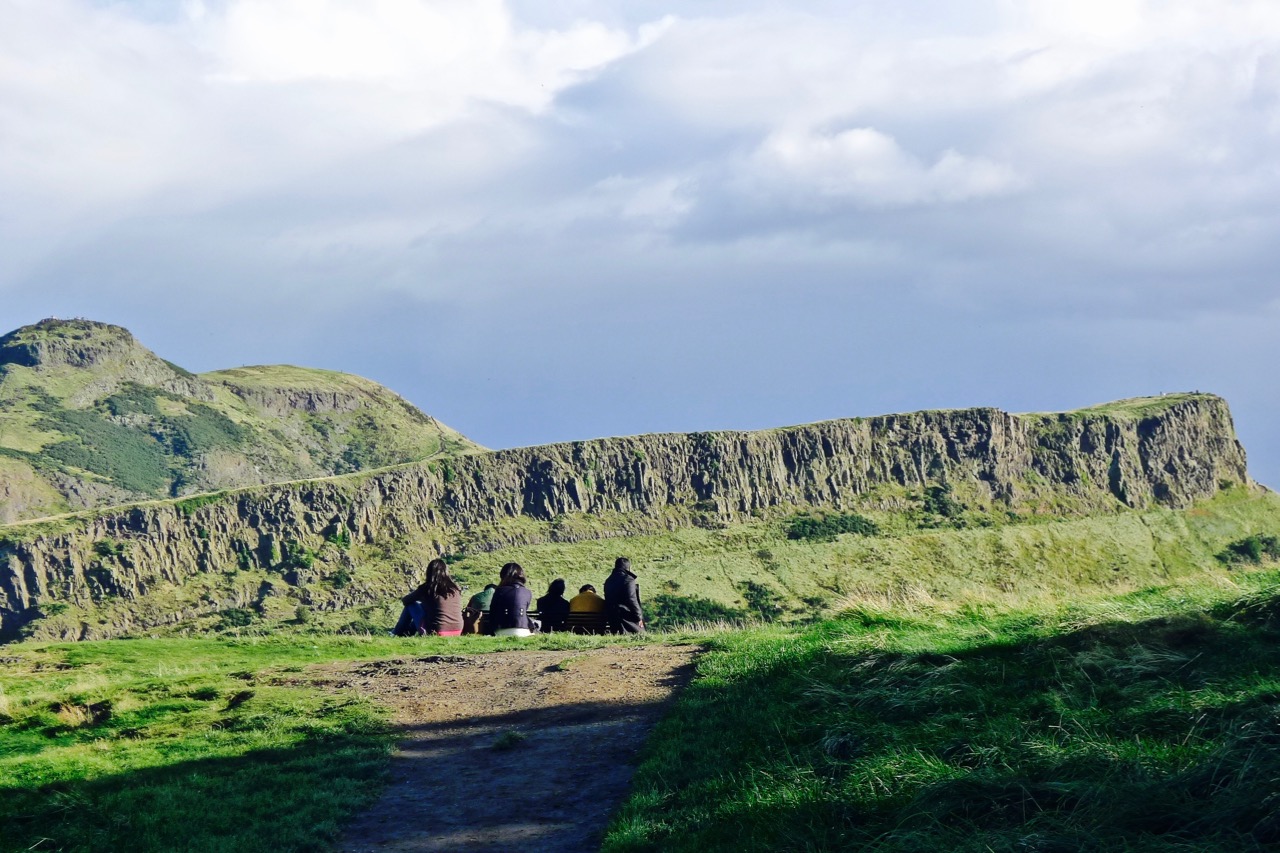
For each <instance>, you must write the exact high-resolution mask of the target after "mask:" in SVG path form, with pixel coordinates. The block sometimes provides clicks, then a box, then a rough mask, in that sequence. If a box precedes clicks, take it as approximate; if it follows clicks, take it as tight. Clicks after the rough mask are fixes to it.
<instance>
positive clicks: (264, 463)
mask: <svg viewBox="0 0 1280 853" xmlns="http://www.w3.org/2000/svg"><path fill="white" fill-rule="evenodd" d="M41 335H45V336H53V337H59V336H61V337H62V338H67V339H70V340H71V341H72V343H73V345H74V346H77V347H84V348H92V347H99V348H102V349H104V350H110V352H111V355H110V357H107V356H104V357H103V358H102V359H101V360H100V361H99V362H98V363H97V364H95V365H94V366H93V367H92V368H86V367H79V366H72V365H69V364H63V363H52V364H44V365H41V366H39V367H30V366H25V365H22V364H17V363H14V364H7V365H4V367H3V369H2V370H0V457H4V458H5V462H6V469H7V470H9V471H10V472H11V474H10V475H9V476H7V479H12V480H13V481H14V482H18V481H20V480H21V481H24V482H29V481H31V480H32V479H36V480H40V481H42V482H43V481H47V480H49V479H50V478H51V477H54V476H57V475H59V474H66V475H70V476H72V477H74V478H75V479H77V480H79V481H80V482H81V483H84V484H87V486H88V488H87V490H86V489H84V488H82V489H81V491H82V492H83V494H82V495H81V497H79V498H77V499H75V500H77V501H79V502H84V501H86V500H87V501H89V502H90V503H92V504H95V505H103V504H111V503H122V502H124V501H126V500H131V499H137V498H139V497H145V496H152V497H162V496H168V495H169V494H171V493H176V494H186V493H190V492H191V491H193V490H195V491H198V490H209V489H216V488H226V487H233V486H237V485H250V484H256V483H260V482H272V481H281V480H291V479H298V478H303V477H317V476H325V475H329V474H335V473H343V472H348V471H356V470H365V469H370V468H377V467H381V466H385V465H390V464H394V463H404V462H410V461H416V460H420V459H426V458H430V457H432V456H435V455H454V454H458V453H469V452H475V451H477V450H481V449H483V448H480V447H479V446H478V445H476V444H474V443H473V442H471V441H469V440H468V439H466V438H465V437H463V436H462V435H460V434H459V433H457V432H456V431H455V430H452V429H450V428H449V427H447V426H445V425H443V424H441V423H439V422H438V421H436V420H434V419H433V418H430V417H428V416H426V415H423V414H422V413H421V412H419V411H418V410H417V409H415V408H414V407H413V406H411V405H409V404H408V403H406V402H405V401H404V400H403V399H402V398H400V397H399V396H397V395H395V394H394V393H392V392H391V391H389V390H388V389H386V388H383V387H382V386H380V385H378V384H377V383H374V382H371V381H369V380H366V379H362V378H360V377H357V376H351V375H348V374H342V373H336V372H333V371H323V370H311V369H307V368H298V367H292V366H288V365H274V366H269V367H246V368H237V369H234V370H228V371H218V372H215V373H209V374H205V375H204V376H202V377H194V376H192V375H190V374H188V373H186V372H185V371H182V370H181V369H180V368H176V367H174V366H172V365H166V364H165V363H164V362H162V361H161V360H160V359H158V358H156V357H155V356H154V355H153V354H151V353H150V352H148V351H146V350H145V349H144V348H142V347H141V346H139V345H137V344H136V343H135V342H133V341H132V338H130V337H128V333H127V332H125V331H124V330H121V329H114V328H112V327H108V328H106V329H104V328H100V327H98V326H95V325H92V324H88V325H85V326H84V328H81V327H80V326H72V327H69V328H62V327H57V328H55V329H54V330H53V331H50V330H47V329H45V330H42V329H31V330H24V333H23V335H21V336H20V338H38V337H39V336H41ZM141 375H145V376H147V377H151V379H150V380H149V381H159V379H158V378H157V377H165V376H167V377H169V378H171V379H174V380H178V381H184V380H185V381H189V382H193V383H198V382H203V383H204V385H203V387H204V388H205V389H206V390H205V392H204V393H212V395H213V398H214V399H213V400H212V401H209V400H201V399H195V398H190V397H184V396H182V395H180V394H174V393H171V392H168V391H165V390H162V389H161V388H159V387H157V386H156V385H154V384H145V383H144V384H138V383H137V382H134V381H131V380H132V379H137V378H138V377H139V376H141ZM235 388H241V389H248V390H250V391H252V392H254V394H255V397H254V398H253V400H252V401H246V399H245V398H244V397H243V396H242V395H239V394H237V393H235V392H234V390H233V389H235ZM307 393H318V394H329V395H338V396H340V397H343V398H345V399H348V400H356V401H358V407H357V408H356V409H355V410H353V411H341V410H336V411H305V410H290V409H288V408H287V407H285V406H283V405H278V404H276V403H275V402H272V401H273V399H274V401H280V400H284V399H287V398H288V397H290V396H293V397H297V396H298V395H305V394H307ZM264 399H265V400H267V401H268V403H267V404H266V405H265V406H264V405H262V404H261V401H263V400H264ZM0 473H2V472H0ZM23 497H24V500H23V507H22V510H21V513H20V514H15V513H14V512H12V511H11V512H8V513H0V522H5V521H13V520H16V519H18V518H32V517H38V516H41V515H56V514H59V513H62V512H66V511H68V510H69V509H71V508H72V505H71V502H69V501H68V499H67V498H66V497H65V496H63V495H61V494H59V493H58V492H57V491H55V490H53V489H51V488H46V489H43V490H41V489H35V488H25V489H24V495H23Z"/></svg>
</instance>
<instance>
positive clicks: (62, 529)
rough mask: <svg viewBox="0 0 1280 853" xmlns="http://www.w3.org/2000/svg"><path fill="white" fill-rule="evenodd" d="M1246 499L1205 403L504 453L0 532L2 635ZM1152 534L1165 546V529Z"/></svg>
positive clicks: (117, 630)
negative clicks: (513, 559) (425, 579)
mask: <svg viewBox="0 0 1280 853" xmlns="http://www.w3.org/2000/svg"><path fill="white" fill-rule="evenodd" d="M1249 488H1251V483H1250V481H1249V478H1248V475H1247V473H1246V468H1245V458H1244V452H1243V449H1242V448H1241V447H1240V444H1239V442H1238V441H1237V440H1236V438H1235V433H1234V430H1233V427H1232V423H1231V416H1230V412H1229V410H1228V409H1227V406H1226V404H1225V402H1224V401H1222V400H1221V399H1220V398H1217V397H1214V396H1212V395H1203V394H1198V395H1178V396H1169V397H1162V398H1156V399H1150V400H1135V401H1125V402H1123V403H1118V404H1111V405H1109V406H1104V407H1097V408H1095V409H1088V410H1083V411H1079V412H1071V413H1064V414H1053V415H1010V414H1006V413H1003V412H1000V411H997V410H994V409H972V410H959V411H950V412H921V413H915V414H909V415H889V416H883V417H875V418H865V419H864V418H856V419H852V420H843V421H831V422H826V423H820V424H813V425H809V426H803V427H793V428H787V429H778V430H766V431H762V432H754V433H736V432H722V433H697V434H692V435H649V436H637V437H629V438H616V439H601V440H597V441H588V442H574V443H568V444H557V445H549V446H545V447H534V448H522V449H517V450H508V451H501V452H496V453H485V454H477V455H472V456H466V457H461V458H457V459H452V460H439V461H436V462H429V463H420V464H412V465H405V466H400V467H397V468H393V469H390V470H386V471H380V472H376V473H370V474H363V475H352V476H348V477H343V478H336V479H329V480H322V481H313V482H304V483H292V484H285V485H277V486H267V487H262V488H255V489H247V490H241V491H237V492H227V493H219V494H211V495H203V496H198V497H193V498H190V499H188V500H185V501H171V502H164V503H156V504H151V505H141V506H137V507H134V508H128V509H122V510H116V511H110V512H104V513H89V514H84V515H80V516H74V517H68V518H64V519H57V520H50V521H47V522H43V523H32V524H24V525H15V526H11V527H9V528H7V529H4V530H0V537H2V538H0V636H4V637H14V636H17V635H18V634H19V632H21V631H23V630H25V631H26V632H27V633H40V634H41V635H54V636H64V637H79V638H90V637H103V636H115V635H119V634H123V633H128V632H131V631H137V630H142V629H147V628H151V627H154V626H159V625H173V624H177V623H182V622H184V621H188V620H200V619H206V618H214V617H216V616H217V615H218V614H219V613H222V612H225V611H227V610H239V611H244V612H246V613H248V614H249V616H247V617H243V618H249V619H254V618H258V617H261V618H271V619H277V620H278V619H280V618H282V617H283V616H284V615H286V614H289V613H293V612H294V611H296V609H297V608H299V607H302V608H307V609H309V610H312V611H315V612H327V611H335V610H344V609H349V608H352V607H356V606H362V605H370V604H373V603H376V602H379V601H383V600H386V599H387V598H388V596H390V595H392V594H393V593H394V591H395V590H396V589H398V588H399V587H400V586H402V585H403V584H405V583H407V582H408V581H409V578H410V577H411V576H412V575H414V573H415V572H416V571H417V570H418V567H419V566H420V565H421V564H422V563H423V562H425V559H427V558H429V557H430V556H434V555H435V554H437V553H448V554H452V555H454V558H455V559H457V558H459V557H462V556H464V555H470V557H469V558H467V559H463V560H462V562H461V564H460V569H465V570H466V572H471V573H474V576H475V577H477V578H478V577H480V576H483V575H484V574H485V573H487V572H489V571H490V570H491V569H492V568H493V567H492V566H491V565H489V564H488V563H489V562H492V560H491V558H496V556H497V555H496V554H493V555H490V557H486V556H485V555H486V553H487V552H493V551H495V550H497V549H503V548H507V549H510V548H520V547H534V546H538V545H539V544H540V543H590V542H598V541H601V540H610V539H617V538H619V537H654V536H659V537H660V536H663V535H672V534H671V533H670V532H671V531H681V530H707V531H711V532H713V533H718V532H721V531H723V532H724V534H725V536H726V542H725V543H724V546H723V549H722V553H724V554H728V553H732V554H733V555H734V557H733V559H734V560H738V559H739V558H741V557H743V556H750V555H752V554H755V556H752V557H751V559H752V560H756V561H757V563H758V567H759V566H763V567H764V569H765V570H766V574H767V572H768V568H769V562H770V560H771V559H772V558H771V557H769V556H761V555H762V554H763V553H765V552H767V551H769V549H768V548H767V547H763V546H762V545H760V544H756V543H757V542H758V541H759V540H761V539H766V540H769V539H775V538H777V537H780V536H782V535H783V534H782V532H781V531H782V530H783V526H784V525H786V524H788V523H790V522H791V521H794V517H795V516H796V515H797V514H803V513H813V512H816V513H818V514H819V515H821V514H823V513H827V514H835V515H836V516H840V515H845V516H848V515H849V514H863V516H865V517H868V520H871V521H872V522H873V527H872V528H868V530H875V531H878V534H877V536H874V537H872V539H869V540H868V541H882V538H883V541H890V540H892V541H900V540H901V537H904V536H926V537H927V536H929V535H931V534H930V531H932V530H948V531H955V532H957V534H958V533H961V532H963V531H969V530H980V529H986V528H992V529H995V530H1003V529H1012V528H1018V527H1020V526H1025V525H1036V524H1038V523H1040V522H1042V521H1044V520H1053V519H1058V518H1065V517H1071V516H1076V517H1084V516H1090V515H1092V516H1098V517H1102V518H1106V517H1116V518H1117V519H1120V518H1129V517H1131V516H1132V514H1133V513H1134V512H1135V511H1143V510H1158V511H1160V512H1165V513H1167V512H1168V510H1169V509H1171V508H1174V509H1176V508H1185V507H1190V506H1192V505H1193V504H1194V503H1195V502H1197V501H1205V500H1209V499H1212V498H1214V497H1215V496H1216V495H1218V494H1219V493H1220V492H1224V491H1234V492H1240V493H1244V494H1248V491H1249ZM1258 494H1259V498H1258V500H1263V498H1264V497H1265V496H1266V495H1267V493H1264V492H1259V493H1258ZM1264 504H1265V505H1264V506H1263V507H1262V508H1261V509H1259V510H1258V513H1260V515H1261V516H1266V517H1268V518H1269V517H1270V515H1269V514H1271V513H1272V512H1273V510H1274V505H1273V504H1271V503H1267V502H1266V501H1264ZM789 520H790V521H789ZM1215 531H1216V532H1215ZM1256 532H1259V531H1258V530H1253V529H1245V528H1243V527H1241V525H1240V524H1239V523H1237V522H1234V521H1230V519H1227V520H1224V521H1223V523H1222V524H1220V525H1219V527H1218V528H1215V529H1214V530H1213V531H1207V532H1206V534H1205V536H1204V537H1203V541H1202V542H1201V543H1200V544H1197V545H1196V547H1195V549H1194V556H1193V557H1189V558H1187V559H1186V560H1184V564H1185V565H1187V566H1192V565H1197V562H1196V561H1197V560H1201V559H1202V558H1205V557H1207V559H1209V560H1210V561H1211V560H1212V556H1211V555H1212V550H1210V549H1211V548H1221V547H1223V544H1225V543H1224V542H1223V541H1218V540H1219V539H1221V537H1224V536H1228V535H1237V534H1238V535H1247V534H1250V533H1256ZM1096 534H1097V531H1092V532H1086V533H1084V534H1082V535H1083V537H1084V541H1085V542H1087V541H1088V539H1089V538H1090V537H1095V538H1096ZM860 535H861V534H859V533H845V534H835V535H833V536H832V539H837V538H841V537H843V538H845V539H848V538H850V537H854V538H856V537H859V536H860ZM1107 535H1108V536H1109V535H1110V534H1107ZM1126 535H1127V534H1126ZM1144 535H1145V536H1146V537H1147V539H1150V538H1151V537H1152V536H1154V535H1155V534H1154V533H1150V532H1149V533H1146V534H1144ZM1159 535H1160V536H1162V537H1170V538H1173V539H1177V538H1178V537H1179V536H1180V534H1179V533H1178V530H1177V525H1174V526H1172V527H1169V528H1168V529H1167V530H1165V531H1164V532H1162V533H1161V534H1159ZM1033 538H1034V537H1033ZM1141 539H1142V537H1141V536H1139V537H1138V540H1141ZM1051 540H1052V536H1049V537H1048V538H1047V539H1045V538H1042V539H1041V540H1040V544H1039V546H1038V547H1039V549H1040V552H1041V557H1037V556H1036V553H1037V550H1036V547H1032V546H1028V550H1027V551H1026V552H1025V555H1024V556H1022V557H1017V556H1006V557H1004V558H1002V559H1003V560H1004V563H1007V564H1008V565H1007V568H1008V570H1009V571H1010V572H1012V573H1013V574H1014V575H1019V574H1020V573H1024V572H1025V571H1027V570H1028V569H1029V570H1030V571H1032V572H1033V573H1034V572H1042V573H1053V572H1065V571H1066V570H1067V569H1068V568H1069V567H1067V566H1064V565H1058V564H1057V562H1058V561H1059V560H1060V559H1061V558H1064V557H1066V556H1067V555H1069V554H1070V553H1071V549H1074V548H1076V547H1077V545H1078V544H1079V543H1077V542H1076V541H1075V540H1071V544H1070V548H1067V547H1066V546H1063V547H1062V548H1058V546H1054V548H1056V549H1057V550H1052V549H1051V550H1050V551H1049V552H1045V551H1044V549H1045V548H1046V547H1048V545H1046V544H1045V542H1048V541H1051ZM639 541H640V540H636V539H633V540H632V542H633V543H638V542H639ZM1126 541H1127V540H1126ZM1135 541H1137V540H1135ZM616 544H617V545H618V547H619V548H621V547H623V545H622V544H621V543H616ZM1139 544H1140V543H1139ZM1165 544H1167V543H1165ZM991 547H993V548H994V547H995V546H994V545H992V546H991ZM1001 547H1006V546H1001ZM1133 547H1138V546H1133ZM1142 547H1145V548H1147V550H1148V551H1149V552H1151V553H1157V552H1159V550H1160V548H1161V547H1163V546H1162V545H1161V544H1160V543H1155V544H1148V545H1145V546H1142ZM583 548H584V550H583V551H582V553H584V554H585V553H586V550H585V549H586V548H587V546H585V545H584V546H583ZM1109 548H1110V546H1108V548H1104V549H1103V552H1102V553H1103V555H1102V556H1100V557H1098V559H1099V560H1101V561H1113V562H1117V561H1118V564H1120V565H1123V564H1124V561H1125V560H1127V559H1129V556H1127V551H1130V550H1132V547H1131V546H1130V545H1117V546H1116V553H1115V554H1114V555H1112V554H1110V552H1109V550H1108V549H1109ZM1006 551H1007V547H1006ZM770 553H771V552H770ZM993 553H995V552H993ZM1045 553H1048V558H1047V559H1043V557H1044V554H1045ZM1113 557H1114V560H1113V559H1112V558H1113ZM597 558H598V557H597V556H596V555H594V554H593V555H592V556H591V559H592V560H595V559H597ZM876 559H879V558H878V557H877V556H876V555H875V554H874V553H873V554H867V555H864V556H862V557H859V558H857V559H856V560H855V559H853V558H850V559H843V558H842V559H841V560H836V559H835V558H832V559H831V561H829V562H825V563H822V564H816V563H815V564H814V565H813V566H812V567H811V568H810V570H809V577H810V580H809V581H805V582H804V583H802V584H798V585H797V590H796V591H794V592H791V593H787V595H788V596H789V598H790V601H791V602H792V603H794V602H795V601H797V600H803V599H805V598H812V599H814V600H815V601H818V602H820V601H821V600H822V599H823V598H824V597H829V596H830V595H831V594H841V593H842V592H843V591H844V590H845V588H847V587H849V585H850V584H851V583H853V581H849V580H848V579H847V578H845V575H846V574H848V575H849V577H856V576H859V575H858V574H857V572H858V571H861V569H860V568H859V563H858V561H874V560H876ZM1163 559H1164V558H1163V557H1160V558H1158V559H1157V560H1156V563H1155V566H1154V567H1153V568H1152V569H1151V570H1152V571H1159V569H1160V563H1161V561H1162V560H1163ZM667 560H668V561H669V562H670V563H671V565H670V566H663V567H661V570H662V572H663V573H664V575H669V577H666V578H665V580H669V581H670V582H671V583H673V584H676V585H677V586H675V587H668V588H667V591H669V592H671V593H673V594H674V593H677V592H678V591H679V586H678V585H679V584H681V583H684V582H686V581H687V580H688V578H687V577H685V580H684V581H682V580H680V579H678V577H677V576H678V575H679V576H681V577H683V576H684V575H682V574H681V568H680V567H681V563H682V562H683V561H684V555H683V554H682V553H681V551H680V549H679V548H678V547H673V548H671V549H669V554H668V556H667ZM567 562H568V563H569V565H566V566H565V570H564V574H565V575H566V576H572V575H573V573H574V572H575V571H577V569H575V568H574V567H573V566H572V562H573V561H572V559H570V560H568V561H567ZM723 562H724V561H723V559H722V565H721V567H720V569H719V570H718V572H717V573H718V574H723V575H724V576H725V577H726V579H727V580H728V581H729V583H730V586H729V587H728V589H729V590H730V591H732V590H735V589H736V587H735V586H733V584H737V583H739V582H741V581H743V580H745V578H743V577H733V578H730V577H729V576H730V575H732V574H733V573H732V572H729V571H728V570H727V569H726V568H725V566H724V565H723ZM1135 565H1136V564H1135ZM1110 567H1111V564H1110V563H1108V564H1107V568H1108V570H1109V569H1110ZM655 568H656V567H655ZM905 569H906V571H908V572H910V571H911V570H912V567H910V566H906V567H905ZM593 571H595V569H593ZM915 571H917V572H919V573H921V574H922V575H927V574H928V572H929V571H930V567H929V566H928V565H923V566H917V567H915ZM1143 571H1144V572H1146V571H1147V569H1143ZM685 574H687V573H685ZM464 576H467V575H466V573H465V572H464ZM822 578H825V579H823V580H821V584H825V586H824V587H823V588H822V589H819V590H814V589H812V587H814V586H815V585H820V584H819V579H822ZM711 579H712V576H711V575H710V574H708V575H707V580H708V581H711ZM596 580H598V578H596ZM899 580H902V581H910V580H911V577H910V575H909V574H908V575H905V576H899ZM858 583H861V582H858ZM805 585H807V586H808V587H810V591H808V592H805V591H803V590H800V588H799V587H800V586H805ZM648 588H649V589H650V590H651V591H656V590H655V589H654V587H653V586H649V587H648ZM717 590H718V591H716V592H715V593H714V596H715V598H718V599H719V600H720V602H721V603H722V604H725V605H730V604H733V603H734V602H733V600H732V598H733V596H736V595H737V593H736V592H731V594H726V593H725V591H724V587H718V588H717ZM815 606H817V605H815ZM254 614H256V616H255V615H254ZM237 618H242V617H237ZM24 626H25V628H24Z"/></svg>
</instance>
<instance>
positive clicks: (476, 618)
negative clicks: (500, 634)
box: [462, 583, 498, 634]
mask: <svg viewBox="0 0 1280 853" xmlns="http://www.w3.org/2000/svg"><path fill="white" fill-rule="evenodd" d="M497 588H498V585H497V584H495V583H487V584H485V585H484V589H482V590H480V591H479V592H477V593H476V594H475V595H473V596H471V600H470V601H468V602H467V606H466V607H465V608H463V611H462V621H463V625H462V633H464V634H492V633H493V631H491V630H490V629H489V626H488V625H487V624H486V623H487V622H488V619H487V618H486V616H487V615H488V613H489V606H490V604H491V603H492V602H493V591H494V590H495V589H497Z"/></svg>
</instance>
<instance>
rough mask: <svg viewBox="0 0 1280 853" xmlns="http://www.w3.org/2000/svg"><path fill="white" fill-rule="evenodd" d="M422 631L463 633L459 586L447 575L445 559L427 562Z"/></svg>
mask: <svg viewBox="0 0 1280 853" xmlns="http://www.w3.org/2000/svg"><path fill="white" fill-rule="evenodd" d="M422 589H425V590H426V592H427V594H426V599H425V600H424V601H423V602H422V605H423V609H424V611H425V613H424V618H423V624H422V633H424V634H436V635H439V636H441V637H456V636H458V635H459V634H461V633H462V587H460V586H458V582H457V581H455V580H454V579H453V578H452V577H451V576H450V575H449V567H448V566H447V565H446V564H445V561H444V560H432V561H431V562H430V563H428V564H427V582H426V583H424V584H423V585H422Z"/></svg>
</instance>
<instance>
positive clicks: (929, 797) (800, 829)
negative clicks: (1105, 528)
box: [604, 564, 1280, 853]
mask: <svg viewBox="0 0 1280 853" xmlns="http://www.w3.org/2000/svg"><path fill="white" fill-rule="evenodd" d="M1278 721H1280V572H1278V571H1277V570H1276V568H1275V567H1274V564H1273V565H1272V567H1271V568H1270V569H1269V570H1267V571H1263V572H1259V573H1256V574H1254V575H1251V576H1238V577H1236V578H1235V579H1234V580H1233V581H1232V582H1230V583H1226V584H1224V585H1218V584H1213V585H1208V584H1203V583H1199V584H1191V585H1185V584H1183V585H1170V586H1165V587H1161V588H1151V589H1146V590H1141V591H1137V592H1135V593H1132V594H1129V595H1127V596H1121V597H1116V598H1103V599H1098V598H1093V599H1090V598H1085V597H1082V598H1078V599H1076V600H1075V601H1073V602H1071V603H1065V602H1064V601H1063V600H1062V599H1056V598H1044V597H1042V598H1040V599H1039V600H1038V601H1033V600H1030V599H1027V600H1024V601H1023V602H1022V603H1021V604H1019V605H1018V606H1016V607H1013V608H1009V609H1005V608H995V607H992V606H990V605H983V604H980V603H973V602H961V603H958V604H957V603H952V604H950V605H948V604H943V603H938V602H916V603H915V604H914V605H899V606H895V607H885V606H876V605H868V604H863V605H859V606H856V607H852V608H850V609H849V610H847V611H846V612H844V613H843V614H841V618H839V619H838V620H834V621H830V622H824V623H822V624H819V625H815V626H812V627H809V628H805V629H799V630H796V629H792V630H786V631H781V630H775V631H763V630H756V631H749V632H743V633H739V634H726V635H723V636H720V637H718V638H716V639H715V640H714V651H713V652H712V653H711V654H709V655H707V656H706V657H705V658H703V660H702V661H701V663H700V665H699V672H698V678H697V679H696V680H695V681H694V683H693V684H692V685H691V686H690V687H689V688H688V689H687V690H686V691H685V693H684V694H683V696H682V697H681V698H680V700H679V701H678V703H677V705H676V707H675V709H674V711H673V712H672V713H671V714H670V716H669V717H668V718H667V719H666V720H665V721H664V722H663V723H662V724H661V726H660V727H659V729H658V731H657V732H656V733H655V735H654V737H653V738H652V739H651V741H650V743H649V746H648V757H647V760H645V762H644V763H643V764H642V765H641V767H640V768H639V771H638V773H637V776H636V779H635V782H634V788H633V791H632V795H631V799H630V801H629V802H628V804H627V805H626V806H625V807H624V808H623V810H622V812H621V814H620V815H618V816H617V817H616V818H615V820H614V823H613V826H612V828H611V832H610V834H609V837H608V839H607V841H606V844H605V846H604V849H605V851H608V853H623V852H624V851H626V853H633V851H634V853H638V852H639V851H709V850H723V851H761V853H765V851H778V850H795V851H802V850H866V851H885V853H888V851H903V853H905V851H925V850H954V851H958V853H970V852H971V853H988V851H1063V853H1065V851H1116V850H1124V851H1204V853H1210V851H1224V850H1232V851H1263V850H1274V849H1276V846H1277V845H1280V803H1277V791H1280V737H1277V731H1278V729H1277V723H1278Z"/></svg>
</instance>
